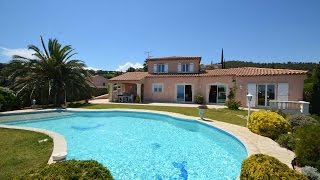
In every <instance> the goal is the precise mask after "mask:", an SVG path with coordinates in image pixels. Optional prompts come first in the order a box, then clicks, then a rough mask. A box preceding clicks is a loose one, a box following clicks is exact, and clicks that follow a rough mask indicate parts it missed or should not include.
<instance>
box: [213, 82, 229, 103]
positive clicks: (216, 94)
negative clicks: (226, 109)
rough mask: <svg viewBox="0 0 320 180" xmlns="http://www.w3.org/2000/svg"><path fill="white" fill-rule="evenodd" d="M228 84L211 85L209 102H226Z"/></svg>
mask: <svg viewBox="0 0 320 180" xmlns="http://www.w3.org/2000/svg"><path fill="white" fill-rule="evenodd" d="M226 98H227V96H226V86H225V85H211V86H210V90H209V103H224V102H225V101H226Z"/></svg>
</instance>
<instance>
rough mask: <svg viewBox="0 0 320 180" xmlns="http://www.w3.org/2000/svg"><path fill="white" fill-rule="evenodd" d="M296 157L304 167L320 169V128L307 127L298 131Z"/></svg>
mask: <svg viewBox="0 0 320 180" xmlns="http://www.w3.org/2000/svg"><path fill="white" fill-rule="evenodd" d="M296 137H297V142H296V150H295V153H296V156H297V160H298V161H299V163H300V164H301V165H302V166H312V167H315V168H317V169H320V126H305V127H301V128H298V129H297V131H296Z"/></svg>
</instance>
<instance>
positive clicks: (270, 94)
mask: <svg viewBox="0 0 320 180" xmlns="http://www.w3.org/2000/svg"><path fill="white" fill-rule="evenodd" d="M275 89H276V88H275V85H274V84H259V85H258V106H269V103H270V100H275V97H276V93H275Z"/></svg>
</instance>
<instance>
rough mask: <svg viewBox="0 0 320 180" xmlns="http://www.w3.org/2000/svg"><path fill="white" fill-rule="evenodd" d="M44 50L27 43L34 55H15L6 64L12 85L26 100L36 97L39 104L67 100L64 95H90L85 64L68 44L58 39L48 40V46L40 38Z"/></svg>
mask: <svg viewBox="0 0 320 180" xmlns="http://www.w3.org/2000/svg"><path fill="white" fill-rule="evenodd" d="M41 44H42V48H43V51H41V50H40V49H39V48H38V47H37V46H34V45H29V46H28V49H30V50H32V51H34V54H33V57H34V58H26V57H22V56H19V55H14V56H13V60H12V61H10V63H9V64H8V66H7V70H6V71H7V73H8V75H9V79H10V81H11V82H12V88H13V89H14V90H15V91H16V92H17V95H19V96H20V97H22V98H23V99H25V100H27V101H28V100H30V102H31V100H32V99H37V100H40V103H41V104H49V103H50V102H53V103H54V104H56V105H60V104H62V103H66V100H67V98H68V99H70V100H71V101H72V100H74V99H79V98H80V97H82V98H83V99H84V98H86V97H88V96H90V95H91V94H90V87H89V84H88V79H89V78H88V76H89V74H88V72H87V71H86V70H85V69H84V68H85V67H86V65H85V64H84V63H83V62H82V61H81V60H77V59H73V56H74V55H75V54H76V53H74V52H73V50H74V49H72V48H71V46H70V45H67V46H62V45H61V44H60V43H59V42H58V40H57V39H49V42H48V47H46V46H45V43H44V41H43V39H42V37H41Z"/></svg>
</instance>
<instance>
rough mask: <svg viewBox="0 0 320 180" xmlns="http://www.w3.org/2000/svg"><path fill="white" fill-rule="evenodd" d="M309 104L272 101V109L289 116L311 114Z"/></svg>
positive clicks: (304, 102)
mask: <svg viewBox="0 0 320 180" xmlns="http://www.w3.org/2000/svg"><path fill="white" fill-rule="evenodd" d="M309 104H310V103H309V102H306V101H277V100H270V108H271V109H279V110H281V111H283V112H285V113H287V114H309Z"/></svg>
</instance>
